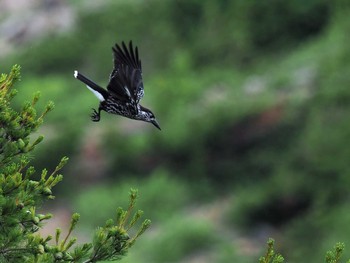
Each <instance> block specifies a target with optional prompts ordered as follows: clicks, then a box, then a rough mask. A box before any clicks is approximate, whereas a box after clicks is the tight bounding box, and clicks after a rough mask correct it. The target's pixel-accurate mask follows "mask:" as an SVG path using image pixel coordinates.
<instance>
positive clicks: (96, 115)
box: [90, 109, 100, 122]
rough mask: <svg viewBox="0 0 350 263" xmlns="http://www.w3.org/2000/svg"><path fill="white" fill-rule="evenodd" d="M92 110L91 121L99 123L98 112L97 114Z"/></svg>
mask: <svg viewBox="0 0 350 263" xmlns="http://www.w3.org/2000/svg"><path fill="white" fill-rule="evenodd" d="M92 110H93V112H92V113H91V115H90V117H91V120H92V121H94V122H97V121H99V120H100V112H97V111H96V110H95V109H92Z"/></svg>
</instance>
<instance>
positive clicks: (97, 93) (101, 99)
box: [86, 85, 105, 101]
mask: <svg viewBox="0 0 350 263" xmlns="http://www.w3.org/2000/svg"><path fill="white" fill-rule="evenodd" d="M86 87H87V88H88V89H89V90H91V91H92V93H94V94H95V96H96V97H97V98H98V100H99V101H104V100H105V98H104V97H103V96H102V94H101V93H99V92H97V91H96V90H94V89H92V88H90V87H89V86H88V85H86Z"/></svg>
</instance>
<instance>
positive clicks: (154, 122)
mask: <svg viewBox="0 0 350 263" xmlns="http://www.w3.org/2000/svg"><path fill="white" fill-rule="evenodd" d="M151 122H152V124H153V125H154V126H156V127H157V128H158V129H159V130H162V129H161V128H160V126H159V123H158V122H157V120H155V119H154V120H152V121H151Z"/></svg>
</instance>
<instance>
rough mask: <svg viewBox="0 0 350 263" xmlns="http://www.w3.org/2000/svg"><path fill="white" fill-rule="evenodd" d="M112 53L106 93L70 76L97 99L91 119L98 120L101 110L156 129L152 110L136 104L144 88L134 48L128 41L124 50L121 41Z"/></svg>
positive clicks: (90, 83)
mask: <svg viewBox="0 0 350 263" xmlns="http://www.w3.org/2000/svg"><path fill="white" fill-rule="evenodd" d="M112 50H113V62H114V68H113V70H112V72H111V74H110V76H109V83H108V85H107V90H105V89H103V88H102V87H100V86H99V85H97V84H96V83H94V82H93V81H91V80H90V79H88V78H87V77H85V76H83V75H82V74H80V73H79V72H78V71H75V73H74V77H75V78H77V79H79V80H80V81H82V82H84V83H85V84H86V85H87V87H88V88H89V89H90V90H91V91H92V92H93V93H94V94H95V95H96V96H97V98H98V99H99V100H100V105H99V108H98V110H97V111H96V110H95V109H93V113H92V115H91V119H92V120H93V121H99V120H100V112H101V111H102V110H104V111H106V112H109V113H113V114H118V115H121V116H124V117H127V118H130V119H135V120H142V121H146V122H150V123H152V124H153V125H155V126H156V127H157V128H158V129H160V127H159V124H158V122H157V120H156V118H155V117H154V114H153V113H152V111H151V110H149V109H147V108H145V107H143V106H141V105H140V104H139V102H140V100H141V99H142V97H143V96H144V87H143V81H142V68H141V60H140V59H139V53H138V48H137V47H135V49H134V47H133V45H132V42H131V41H130V43H129V46H128V47H127V46H126V45H125V43H124V42H122V44H121V46H119V45H118V44H116V45H115V46H114V47H112Z"/></svg>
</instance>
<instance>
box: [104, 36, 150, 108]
mask: <svg viewBox="0 0 350 263" xmlns="http://www.w3.org/2000/svg"><path fill="white" fill-rule="evenodd" d="M112 50H113V55H114V69H113V71H112V73H111V75H110V79H109V84H108V86H107V89H108V90H109V91H110V93H111V94H113V95H115V96H116V97H118V98H119V99H122V100H125V101H126V102H130V103H132V104H135V105H136V104H138V103H139V101H140V99H141V98H142V97H143V95H144V89H143V83H142V69H141V60H140V59H139V53H138V49H137V47H136V48H135V49H134V48H133V45H132V42H131V41H130V43H129V48H128V47H127V46H126V45H125V43H124V42H122V45H121V47H120V46H119V45H118V44H116V45H115V46H114V47H113V48H112Z"/></svg>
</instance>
